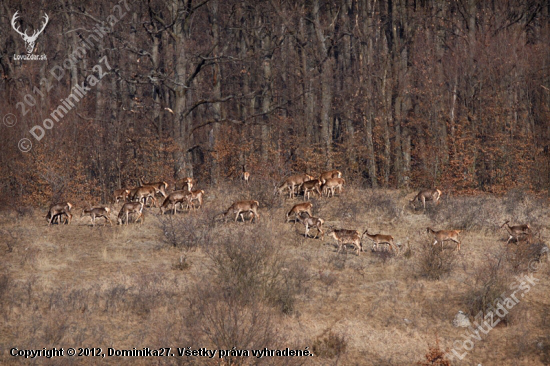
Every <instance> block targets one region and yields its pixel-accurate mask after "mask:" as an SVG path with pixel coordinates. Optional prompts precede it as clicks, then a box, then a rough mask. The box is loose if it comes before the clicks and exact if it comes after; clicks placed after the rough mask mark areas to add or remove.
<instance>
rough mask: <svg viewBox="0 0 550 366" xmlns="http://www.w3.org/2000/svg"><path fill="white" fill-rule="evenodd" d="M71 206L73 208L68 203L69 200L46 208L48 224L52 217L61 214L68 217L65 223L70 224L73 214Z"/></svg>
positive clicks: (52, 219)
mask: <svg viewBox="0 0 550 366" xmlns="http://www.w3.org/2000/svg"><path fill="white" fill-rule="evenodd" d="M72 208H73V205H72V204H70V203H69V202H63V203H58V204H55V205H51V206H50V209H49V210H48V213H47V214H46V220H48V226H50V225H51V224H52V223H53V221H54V219H55V218H56V217H57V216H59V217H61V216H62V215H66V216H67V218H68V220H67V224H70V223H71V220H72V218H73V215H72V214H71V209H72ZM59 217H57V218H59Z"/></svg>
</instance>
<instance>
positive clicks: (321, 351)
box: [312, 329, 348, 358]
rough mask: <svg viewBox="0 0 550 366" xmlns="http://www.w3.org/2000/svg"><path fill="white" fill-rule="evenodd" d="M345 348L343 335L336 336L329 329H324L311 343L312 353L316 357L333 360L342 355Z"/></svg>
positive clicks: (345, 342)
mask: <svg viewBox="0 0 550 366" xmlns="http://www.w3.org/2000/svg"><path fill="white" fill-rule="evenodd" d="M347 346H348V344H347V341H346V338H345V337H344V336H343V335H340V334H336V333H334V332H333V331H332V330H331V329H325V330H324V331H323V333H321V335H319V336H318V337H317V338H316V339H315V341H313V346H312V351H313V354H314V355H315V356H317V357H322V358H334V357H339V356H341V355H342V354H344V353H345V352H346V349H347Z"/></svg>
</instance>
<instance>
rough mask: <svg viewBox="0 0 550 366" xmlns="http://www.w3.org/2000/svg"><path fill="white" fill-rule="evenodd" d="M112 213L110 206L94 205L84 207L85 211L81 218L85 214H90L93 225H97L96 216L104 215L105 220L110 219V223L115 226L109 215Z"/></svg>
mask: <svg viewBox="0 0 550 366" xmlns="http://www.w3.org/2000/svg"><path fill="white" fill-rule="evenodd" d="M110 214H111V209H110V208H109V207H94V208H89V209H84V211H82V214H81V215H80V218H82V217H84V216H90V219H91V220H92V226H95V219H96V217H104V218H105V220H106V221H109V224H110V225H111V226H113V222H112V221H111V218H110V217H109V215H110Z"/></svg>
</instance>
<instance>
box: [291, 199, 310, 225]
mask: <svg viewBox="0 0 550 366" xmlns="http://www.w3.org/2000/svg"><path fill="white" fill-rule="evenodd" d="M312 208H313V204H312V203H311V202H304V203H298V204H297V205H294V206H293V207H292V209H290V211H288V213H287V214H286V222H289V221H290V215H292V214H294V216H295V217H296V216H298V215H299V214H300V213H302V212H307V213H308V214H309V216H313V214H312V213H311V209H312ZM296 221H297V217H296V218H295V219H294V225H296Z"/></svg>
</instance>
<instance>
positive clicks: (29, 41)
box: [11, 10, 50, 53]
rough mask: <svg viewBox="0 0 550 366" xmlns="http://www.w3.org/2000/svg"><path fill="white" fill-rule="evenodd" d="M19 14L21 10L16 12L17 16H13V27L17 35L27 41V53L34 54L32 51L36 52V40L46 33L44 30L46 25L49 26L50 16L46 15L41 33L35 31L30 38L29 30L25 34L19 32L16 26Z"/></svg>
mask: <svg viewBox="0 0 550 366" xmlns="http://www.w3.org/2000/svg"><path fill="white" fill-rule="evenodd" d="M18 13H19V10H18V11H16V12H15V14H13V18H11V26H12V27H13V29H14V30H15V31H16V32H17V33H19V34H20V35H21V37H23V40H24V41H25V48H26V49H27V53H32V51H33V50H34V44H35V42H36V39H37V38H38V36H39V35H40V33H42V32H43V31H44V28H46V25H47V24H48V21H49V20H50V18H48V14H46V13H44V23H43V24H42V29H40V30H39V31H36V30H35V31H34V33H33V34H32V36H29V35H28V34H27V29H25V32H21V31H20V30H19V27H16V26H15V21H16V20H17V18H18V16H17V14H18Z"/></svg>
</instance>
